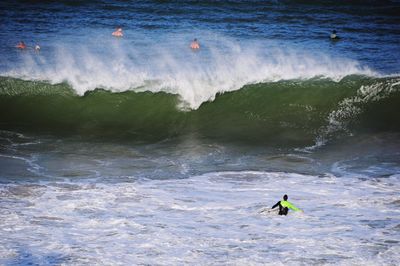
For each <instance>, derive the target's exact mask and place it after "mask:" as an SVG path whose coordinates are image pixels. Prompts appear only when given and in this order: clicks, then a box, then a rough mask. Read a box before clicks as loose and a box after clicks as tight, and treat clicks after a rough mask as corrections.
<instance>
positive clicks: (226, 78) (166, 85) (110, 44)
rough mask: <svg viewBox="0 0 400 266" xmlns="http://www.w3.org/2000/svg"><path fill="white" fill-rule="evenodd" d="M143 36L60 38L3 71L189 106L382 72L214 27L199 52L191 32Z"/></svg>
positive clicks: (81, 90) (81, 91) (82, 88)
mask: <svg viewBox="0 0 400 266" xmlns="http://www.w3.org/2000/svg"><path fill="white" fill-rule="evenodd" d="M153 38H154V37H153ZM138 39H140V42H135V41H129V40H124V39H122V40H109V41H99V40H97V41H96V43H93V42H94V41H93V42H92V43H87V44H76V45H66V44H61V43H58V44H54V46H55V48H54V51H53V52H50V51H48V52H46V51H42V52H41V54H40V55H37V54H29V53H26V54H24V55H23V59H24V60H23V61H22V63H21V64H16V65H12V64H11V65H10V66H9V68H8V70H7V71H4V72H3V73H2V75H8V76H14V77H19V78H24V79H39V80H47V81H50V82H51V83H60V82H64V81H66V82H68V83H69V84H70V85H71V86H72V87H73V88H74V89H75V90H76V92H77V93H78V94H79V95H83V94H84V93H85V92H86V91H89V90H93V89H95V88H104V89H108V90H111V91H113V92H121V91H126V90H135V91H143V90H149V91H153V92H157V91H165V92H169V93H173V94H178V95H180V97H181V99H182V106H183V107H188V108H192V109H196V108H198V107H199V106H200V105H201V103H203V102H205V101H210V100H213V99H214V98H215V95H216V94H217V93H220V92H226V91H233V90H238V89H240V88H242V87H243V85H246V84H252V83H258V82H268V81H278V80H287V79H309V78H312V77H316V76H323V77H328V78H331V79H333V80H340V79H341V78H343V77H344V76H346V75H350V74H365V75H376V73H374V72H373V71H371V70H370V69H368V68H366V67H362V66H360V65H359V64H358V63H357V62H356V61H354V60H350V59H345V58H334V57H331V56H329V55H328V54H324V53H322V52H315V51H306V50H303V49H300V48H290V47H279V45H278V44H276V43H273V42H271V41H264V42H261V41H254V40H253V41H248V42H243V41H242V42H241V43H239V42H236V41H235V40H232V39H230V38H227V37H222V36H216V35H215V34H211V33H208V34H204V39H203V42H201V45H202V48H201V49H200V51H198V52H192V51H191V50H190V49H189V48H188V45H187V42H188V40H190V38H189V37H188V36H183V35H181V36H163V37H162V38H161V39H162V41H155V40H154V39H150V38H149V37H145V36H141V37H140V38H138ZM13 63H14V62H13Z"/></svg>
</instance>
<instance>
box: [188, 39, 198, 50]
mask: <svg viewBox="0 0 400 266" xmlns="http://www.w3.org/2000/svg"><path fill="white" fill-rule="evenodd" d="M190 48H191V49H192V50H198V49H200V44H199V42H198V41H197V39H194V40H193V42H192V43H191V44H190Z"/></svg>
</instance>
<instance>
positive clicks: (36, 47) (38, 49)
mask: <svg viewBox="0 0 400 266" xmlns="http://www.w3.org/2000/svg"><path fill="white" fill-rule="evenodd" d="M35 51H36V52H40V46H39V44H36V45H35Z"/></svg>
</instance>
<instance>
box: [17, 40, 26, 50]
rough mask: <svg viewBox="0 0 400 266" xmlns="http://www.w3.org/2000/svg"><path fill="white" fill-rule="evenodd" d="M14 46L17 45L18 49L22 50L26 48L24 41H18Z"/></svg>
mask: <svg viewBox="0 0 400 266" xmlns="http://www.w3.org/2000/svg"><path fill="white" fill-rule="evenodd" d="M15 47H17V48H18V49H22V50H23V49H26V45H25V43H24V42H23V41H21V42H19V43H18V44H17V46H15Z"/></svg>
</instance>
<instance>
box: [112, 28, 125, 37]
mask: <svg viewBox="0 0 400 266" xmlns="http://www.w3.org/2000/svg"><path fill="white" fill-rule="evenodd" d="M112 36H115V37H122V36H124V34H123V33H122V28H121V27H118V28H117V29H116V30H115V31H114V32H113V33H112Z"/></svg>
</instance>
